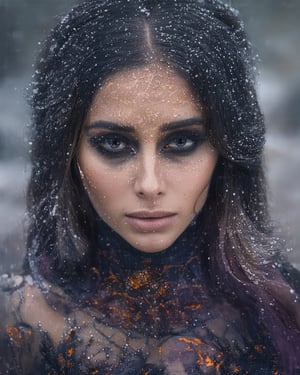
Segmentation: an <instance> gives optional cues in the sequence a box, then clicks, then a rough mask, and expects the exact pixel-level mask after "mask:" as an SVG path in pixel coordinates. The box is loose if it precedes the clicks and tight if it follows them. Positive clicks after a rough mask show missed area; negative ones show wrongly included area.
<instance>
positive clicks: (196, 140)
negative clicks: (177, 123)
mask: <svg viewBox="0 0 300 375" xmlns="http://www.w3.org/2000/svg"><path fill="white" fill-rule="evenodd" d="M204 140H205V139H204V135H203V134H197V133H193V134H188V135H177V136H173V137H171V138H170V139H169V140H168V141H167V143H166V144H165V145H164V147H163V152H164V153H169V152H170V153H175V154H176V153H179V154H180V153H183V154H184V153H189V152H193V151H194V150H195V149H196V148H197V146H198V145H200V144H201V143H203V142H204Z"/></svg>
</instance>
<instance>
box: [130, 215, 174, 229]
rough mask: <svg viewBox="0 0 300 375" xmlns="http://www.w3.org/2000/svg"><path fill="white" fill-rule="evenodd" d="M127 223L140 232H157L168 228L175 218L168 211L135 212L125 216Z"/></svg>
mask: <svg viewBox="0 0 300 375" xmlns="http://www.w3.org/2000/svg"><path fill="white" fill-rule="evenodd" d="M125 216H126V219H127V222H128V223H129V224H130V225H131V226H133V227H134V228H135V229H136V230H138V231H141V232H144V233H146V232H158V231H161V230H163V229H166V228H167V227H168V226H170V225H171V224H172V222H173V220H174V218H175V216H176V214H175V213H173V212H168V211H136V212H132V213H130V214H126V215H125Z"/></svg>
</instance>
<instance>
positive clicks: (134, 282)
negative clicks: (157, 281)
mask: <svg viewBox="0 0 300 375" xmlns="http://www.w3.org/2000/svg"><path fill="white" fill-rule="evenodd" d="M151 281H152V276H151V274H150V273H149V272H148V271H147V270H144V271H137V272H135V273H133V274H132V275H131V276H129V277H128V278H127V283H128V285H130V286H131V288H132V289H140V288H142V287H144V286H146V285H149V284H150V283H151Z"/></svg>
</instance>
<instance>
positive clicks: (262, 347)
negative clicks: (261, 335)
mask: <svg viewBox="0 0 300 375" xmlns="http://www.w3.org/2000/svg"><path fill="white" fill-rule="evenodd" d="M254 349H255V351H257V353H262V352H263V351H264V350H265V349H266V347H265V346H263V345H258V344H257V345H255V346H254Z"/></svg>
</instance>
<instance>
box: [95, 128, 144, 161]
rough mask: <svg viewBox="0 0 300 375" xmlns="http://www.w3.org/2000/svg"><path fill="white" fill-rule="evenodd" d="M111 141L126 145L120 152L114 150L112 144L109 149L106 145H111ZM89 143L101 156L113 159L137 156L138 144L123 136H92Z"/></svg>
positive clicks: (111, 134)
mask: <svg viewBox="0 0 300 375" xmlns="http://www.w3.org/2000/svg"><path fill="white" fill-rule="evenodd" d="M109 141H110V142H113V141H115V142H120V143H124V145H125V147H124V148H123V149H120V150H118V149H117V148H116V149H115V150H114V149H113V145H112V144H111V148H110V149H109V148H108V147H107V145H105V143H109ZM88 143H89V144H90V146H91V147H92V148H93V149H94V150H96V151H97V152H98V153H99V154H101V155H103V156H105V157H108V158H111V159H117V158H124V157H125V158H126V157H129V156H131V155H135V154H136V150H137V145H136V142H134V141H133V140H130V139H128V138H126V137H124V136H123V135H119V134H113V133H108V134H101V135H93V136H90V137H88ZM116 144H117V143H116Z"/></svg>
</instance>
